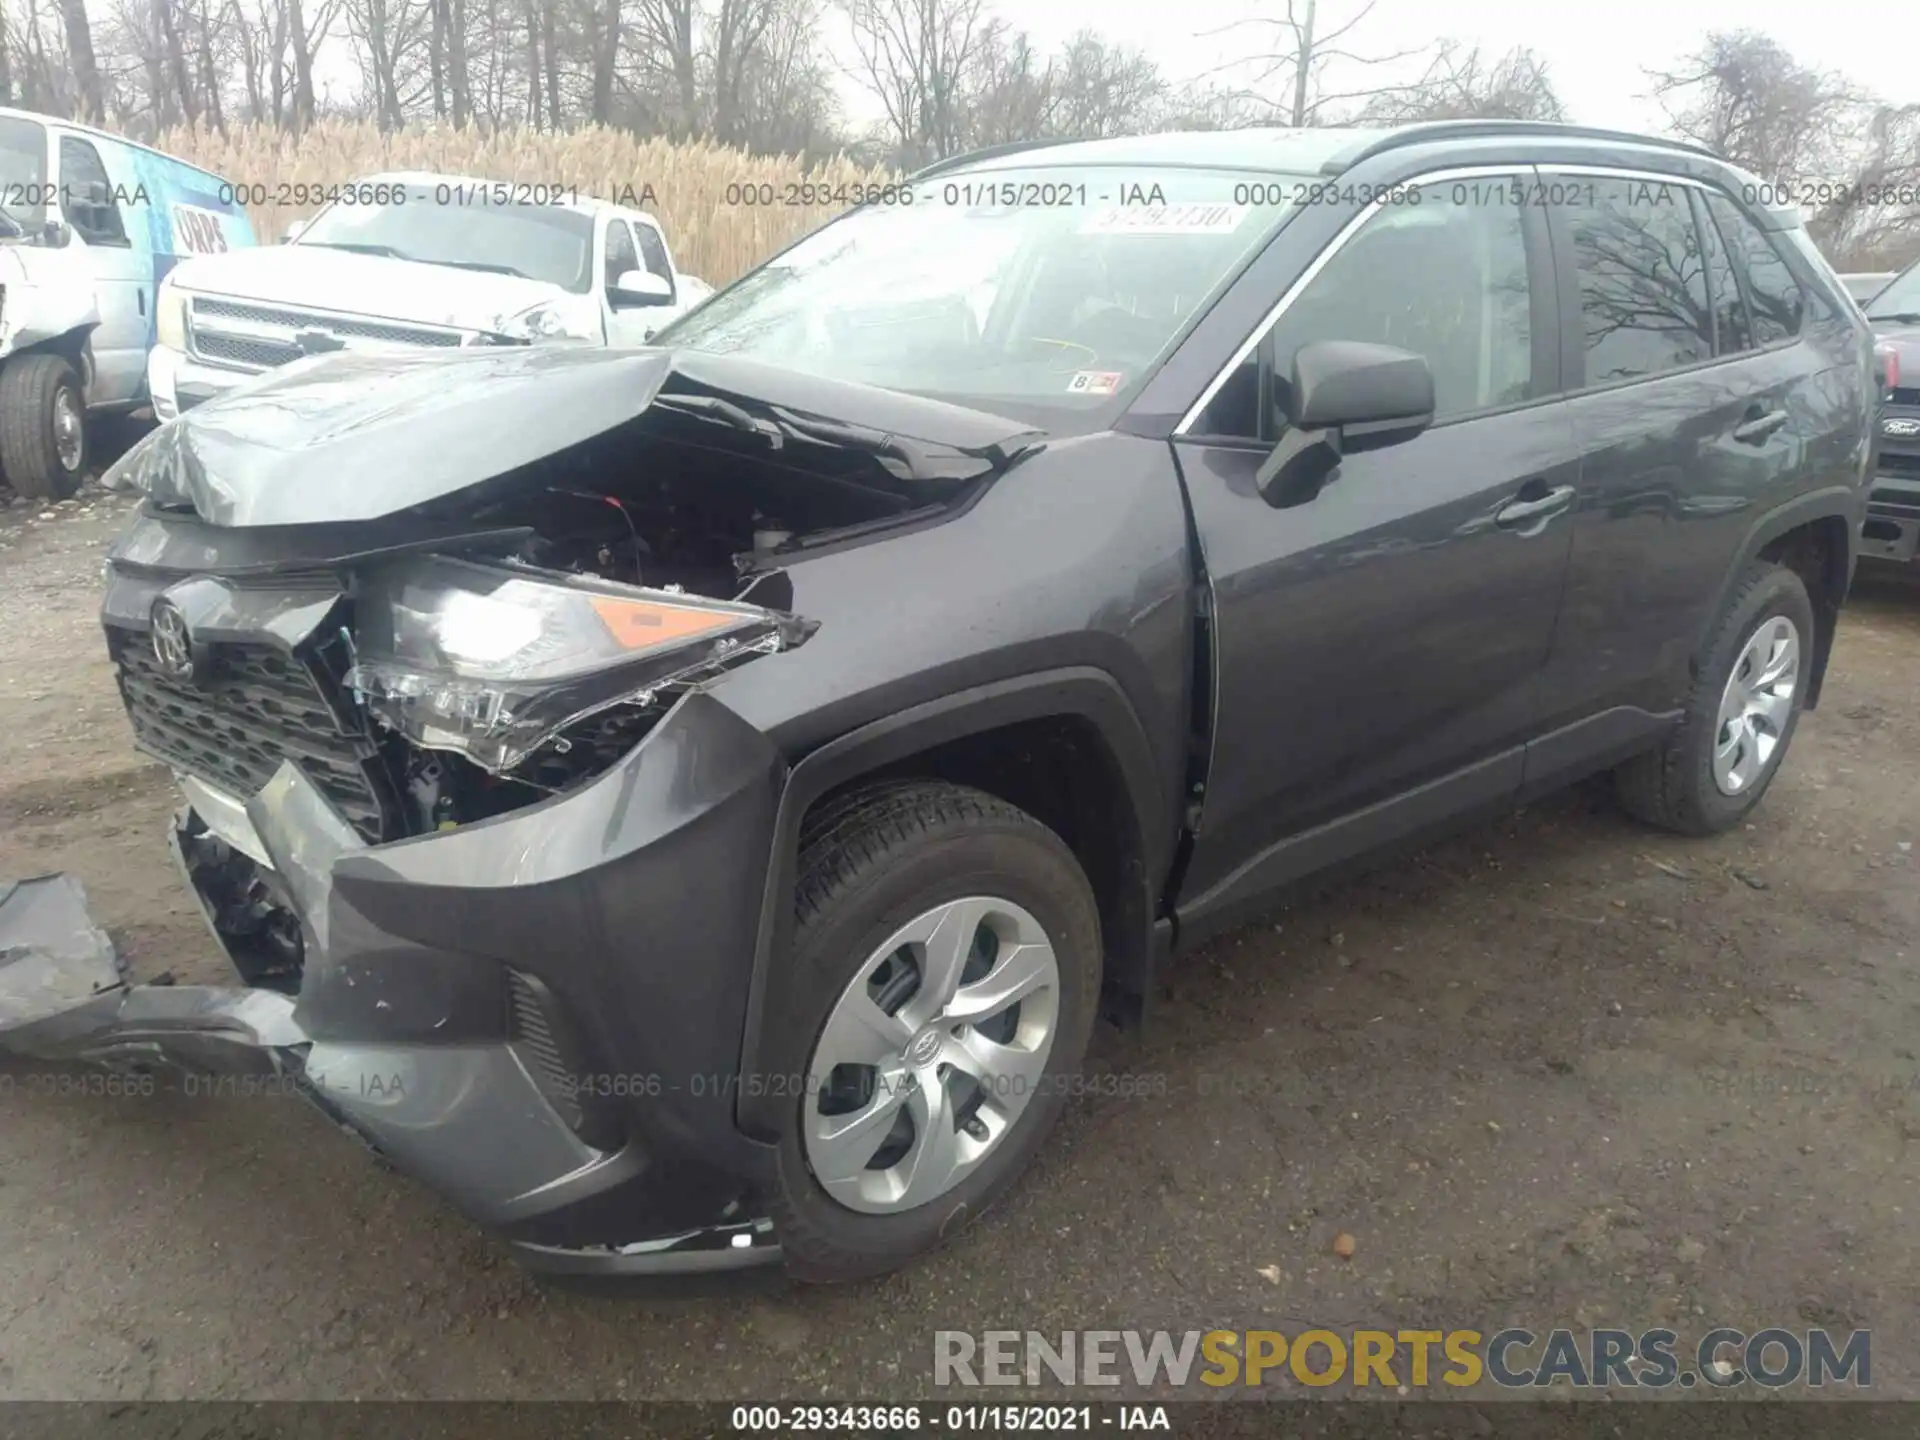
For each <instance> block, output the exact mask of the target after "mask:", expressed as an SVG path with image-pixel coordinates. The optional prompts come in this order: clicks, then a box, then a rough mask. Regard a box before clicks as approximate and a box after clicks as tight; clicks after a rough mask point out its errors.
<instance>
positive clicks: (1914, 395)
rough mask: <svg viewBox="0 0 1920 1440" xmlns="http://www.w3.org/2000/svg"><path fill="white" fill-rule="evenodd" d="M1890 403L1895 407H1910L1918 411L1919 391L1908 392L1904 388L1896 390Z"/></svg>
mask: <svg viewBox="0 0 1920 1440" xmlns="http://www.w3.org/2000/svg"><path fill="white" fill-rule="evenodd" d="M1892 403H1893V404H1895V405H1912V406H1914V407H1915V408H1916V409H1920V390H1910V389H1906V388H1904V387H1903V388H1900V389H1897V390H1895V391H1894V392H1893V401H1892Z"/></svg>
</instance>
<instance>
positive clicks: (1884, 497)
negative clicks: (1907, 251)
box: [1860, 262, 1920, 565]
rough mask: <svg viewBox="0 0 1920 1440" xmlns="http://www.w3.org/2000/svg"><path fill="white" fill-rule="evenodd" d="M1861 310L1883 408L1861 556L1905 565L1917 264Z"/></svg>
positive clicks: (1919, 450)
mask: <svg viewBox="0 0 1920 1440" xmlns="http://www.w3.org/2000/svg"><path fill="white" fill-rule="evenodd" d="M1864 308H1865V310H1866V313H1867V323H1868V324H1870V325H1872V326H1873V333H1874V337H1875V339H1876V341H1877V342H1878V343H1877V345H1876V354H1877V359H1878V363H1879V366H1880V371H1881V378H1882V381H1883V383H1884V386H1885V395H1886V408H1885V409H1884V410H1882V411H1881V414H1880V434H1879V447H1880V449H1879V460H1878V462H1877V465H1876V467H1875V470H1874V476H1873V489H1872V491H1871V492H1870V493H1869V495H1868V497H1867V521H1866V525H1865V527H1864V528H1863V530H1862V532H1861V541H1860V553H1861V555H1862V556H1864V557H1866V558H1868V559H1871V560H1876V561H1891V562H1893V563H1895V564H1900V565H1904V564H1907V563H1909V562H1911V561H1912V560H1913V558H1914V555H1915V553H1916V551H1920V262H1916V263H1915V264H1913V265H1912V266H1910V267H1908V269H1907V270H1905V271H1904V272H1903V273H1902V274H1901V275H1899V276H1898V277H1897V278H1896V279H1894V280H1893V281H1892V282H1890V283H1889V284H1888V285H1887V286H1886V287H1885V288H1884V289H1883V290H1881V291H1880V292H1879V293H1878V294H1877V295H1875V296H1874V297H1873V299H1872V300H1871V301H1869V302H1868V303H1867V304H1866V306H1865V307H1864Z"/></svg>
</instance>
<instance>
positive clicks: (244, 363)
mask: <svg viewBox="0 0 1920 1440" xmlns="http://www.w3.org/2000/svg"><path fill="white" fill-rule="evenodd" d="M303 331H318V332H320V333H322V334H326V335H331V336H333V337H334V338H335V339H338V340H345V341H349V342H352V341H356V340H365V341H370V342H373V343H376V344H383V345H406V346H422V347H426V348H429V349H451V348H456V347H458V346H460V345H462V344H464V343H465V341H466V336H465V334H464V333H463V332H461V331H458V330H448V329H443V328H438V327H435V326H429V325H409V324H403V323H397V322H395V321H391V320H374V319H362V318H358V317H355V316H351V315H333V314H329V313H327V312H326V311H323V310H300V309H291V308H288V307H285V306H280V305H256V304H250V303H245V302H242V301H238V300H218V299H213V298H209V297H206V296H198V297H196V298H195V299H194V301H193V323H192V324H191V326H189V330H188V348H189V349H190V350H191V351H192V352H193V353H194V354H195V355H197V356H199V357H200V358H201V359H203V360H213V361H217V362H219V363H221V364H224V365H235V366H240V367H242V368H244V369H249V370H271V369H274V368H275V367H277V366H280V365H286V364H288V363H290V362H292V361H294V360H298V359H300V358H301V356H303V355H305V354H307V353H308V352H307V351H305V350H302V349H301V348H300V343H299V341H298V339H297V338H296V337H297V336H299V335H300V334H301V333H302V332H303Z"/></svg>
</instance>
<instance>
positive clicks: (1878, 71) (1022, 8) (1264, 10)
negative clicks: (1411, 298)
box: [848, 0, 1920, 130]
mask: <svg viewBox="0 0 1920 1440" xmlns="http://www.w3.org/2000/svg"><path fill="white" fill-rule="evenodd" d="M989 3H993V4H995V7H996V8H997V9H998V10H999V11H1000V13H1001V14H1003V15H1005V16H1006V17H1007V18H1008V19H1010V20H1012V21H1013V23H1015V24H1016V25H1019V26H1021V27H1023V28H1024V29H1026V30H1027V31H1028V33H1030V34H1031V35H1032V36H1033V37H1034V39H1035V40H1036V41H1038V42H1040V43H1041V44H1042V46H1043V47H1045V48H1047V49H1051V48H1052V47H1053V46H1055V45H1057V44H1059V43H1060V42H1061V41H1064V40H1065V39H1067V38H1068V37H1069V36H1070V35H1072V34H1073V33H1074V32H1075V31H1077V30H1082V29H1089V30H1095V31H1099V32H1100V33H1102V34H1104V35H1106V36H1107V37H1108V38H1109V39H1112V40H1114V41H1117V42H1119V43H1122V44H1125V45H1130V46H1133V47H1136V48H1138V49H1141V50H1144V51H1146V52H1147V53H1148V54H1149V55H1151V56H1152V57H1153V58H1154V59H1156V60H1158V61H1159V62H1160V65H1161V68H1162V70H1163V71H1164V72H1165V73H1166V74H1167V76H1168V78H1169V79H1171V80H1173V81H1174V82H1176V83H1179V82H1183V81H1186V80H1190V79H1193V78H1195V77H1198V76H1200V75H1202V74H1203V73H1205V72H1206V71H1208V70H1210V69H1213V68H1214V67H1217V66H1219V65H1221V64H1222V63H1224V62H1226V61H1228V60H1231V59H1233V58H1235V57H1238V56H1246V55H1249V54H1253V53H1256V52H1258V51H1259V50H1261V49H1263V48H1273V41H1272V40H1271V39H1270V38H1269V37H1272V36H1273V35H1274V34H1275V33H1276V32H1275V30H1274V29H1273V27H1270V26H1263V25H1242V26H1238V27H1236V28H1233V29H1230V30H1225V31H1224V33H1208V32H1221V30H1222V27H1226V26H1230V25H1232V24H1233V22H1234V21H1236V20H1242V19H1245V18H1247V17H1249V16H1256V15H1261V14H1265V15H1269V16H1271V15H1276V14H1279V15H1284V14H1285V5H1284V0H1264V3H1262V0H1172V3H1167V0H1154V3H1147V0H1029V3H1026V4H1010V3H1007V0H989ZM1296 3H1299V4H1301V5H1302V6H1303V7H1304V0H1296ZM1364 3H1365V0H1319V11H1318V18H1317V21H1316V27H1317V28H1318V29H1319V30H1320V32H1321V33H1323V34H1324V33H1326V32H1327V31H1328V30H1330V29H1332V28H1335V27H1337V26H1339V25H1342V24H1345V23H1346V22H1347V21H1349V20H1351V19H1352V18H1353V17H1354V16H1355V15H1356V14H1358V13H1359V12H1360V10H1361V9H1362V8H1363V7H1364ZM1739 29H1749V30H1757V31H1760V32H1761V33H1763V34H1767V35H1771V36H1772V37H1773V38H1774V39H1776V40H1778V41H1779V42H1780V43H1781V44H1782V45H1783V46H1785V47H1786V49H1787V50H1788V52H1789V53H1791V54H1792V55H1794V56H1795V57H1796V58H1797V59H1798V60H1799V61H1800V62H1801V63H1802V64H1806V65H1812V66H1814V67H1816V68H1818V69H1822V70H1838V71H1840V72H1842V73H1843V74H1846V75H1848V76H1849V77H1851V78H1852V79H1853V80H1854V81H1855V82H1856V83H1857V84H1859V85H1861V86H1863V87H1865V88H1866V89H1868V90H1870V91H1872V92H1874V93H1876V94H1877V95H1879V96H1880V97H1881V98H1883V99H1886V100H1890V101H1895V102H1911V101H1920V58H1916V50H1915V48H1914V46H1913V45H1912V44H1911V43H1908V42H1911V41H1912V40H1913V38H1914V37H1915V36H1916V35H1920V12H1916V10H1915V8H1914V0H1819V3H1808V0H1600V3H1598V4H1594V3H1584V0H1573V3H1565V0H1562V3H1552V0H1546V3H1533V4H1526V3H1522V0H1443V3H1440V4H1433V3H1429V0H1377V3H1376V4H1375V5H1374V8H1373V10H1372V12H1371V13H1370V14H1369V15H1368V16H1367V18H1366V19H1365V20H1364V21H1363V22H1362V23H1361V24H1360V25H1358V26H1357V27H1355V29H1354V30H1353V31H1352V32H1351V33H1350V34H1348V35H1347V36H1346V38H1345V39H1344V40H1343V41H1342V42H1341V45H1342V48H1344V49H1349V50H1352V51H1353V52H1355V53H1356V54H1359V55H1362V56H1373V55H1388V54H1392V53H1393V52H1395V51H1399V50H1408V49H1414V48H1424V47H1425V46H1427V45H1429V44H1431V43H1432V42H1433V41H1435V40H1439V39H1453V40H1457V41H1460V42H1462V43H1463V44H1465V45H1469V46H1472V45H1479V46H1480V47H1481V49H1482V51H1483V53H1484V54H1485V55H1486V57H1487V58H1488V59H1489V60H1491V59H1494V58H1497V57H1498V56H1499V55H1502V54H1504V53H1505V52H1506V51H1508V50H1510V49H1512V48H1513V47H1515V46H1518V45H1525V46H1528V47H1530V48H1531V49H1532V50H1534V52H1535V53H1537V54H1538V55H1539V56H1541V58H1542V59H1544V60H1545V61H1546V62H1547V65H1548V68H1549V71H1550V73H1551V75H1552V78H1553V84H1554V87H1555V89H1556V90H1558V92H1559V94H1560V98H1561V102H1562V103H1563V104H1564V105H1565V106H1566V107H1567V109H1568V112H1569V118H1570V119H1572V120H1574V121H1577V122H1578V123H1580V124H1583V125H1604V126H1612V127H1618V128H1624V129H1630V130H1645V129H1655V128H1659V127H1660V124H1661V118H1662V117H1661V111H1660V108H1659V106H1657V105H1656V104H1655V103H1654V102H1653V101H1652V100H1651V99H1649V98H1647V92H1648V91H1649V89H1650V86H1649V83H1648V81H1647V78H1646V75H1645V73H1644V72H1645V68H1646V67H1652V68H1654V69H1676V68H1678V63H1677V62H1678V61H1679V59H1680V57H1682V56H1684V55H1686V54H1688V53H1689V52H1690V51H1692V50H1694V49H1696V48H1698V46H1699V44H1700V42H1701V40H1702V39H1703V38H1704V37H1705V35H1706V34H1707V32H1708V31H1710V30H1739ZM1421 68H1422V67H1421V65H1420V63H1419V62H1418V61H1410V62H1403V63H1402V64H1400V65H1398V66H1396V67H1393V68H1392V70H1391V71H1390V72H1389V71H1388V70H1386V69H1374V70H1365V69H1356V68H1355V67H1352V66H1342V65H1341V64H1340V62H1338V61H1335V62H1330V64H1329V66H1328V70H1327V73H1326V75H1325V85H1326V88H1327V89H1329V90H1335V91H1345V90H1355V89H1360V88H1362V87H1364V86H1368V85H1374V84H1380V83H1384V82H1385V81H1387V80H1388V79H1389V78H1390V79H1391V80H1394V81H1402V82H1404V81H1406V80H1410V79H1413V78H1416V77H1417V76H1418V74H1419V73H1420V70H1421ZM848 109H849V111H850V112H852V113H854V114H856V115H858V116H860V117H862V118H865V117H866V115H867V114H868V113H870V104H869V102H865V101H862V100H860V99H858V98H857V97H856V96H853V95H850V96H849V97H848Z"/></svg>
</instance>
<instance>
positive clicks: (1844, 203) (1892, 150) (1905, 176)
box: [1807, 105, 1920, 269]
mask: <svg viewBox="0 0 1920 1440" xmlns="http://www.w3.org/2000/svg"><path fill="white" fill-rule="evenodd" d="M1917 192H1920V105H1879V106H1876V107H1874V109H1873V111H1872V113H1871V114H1870V115H1869V116H1868V118H1867V120H1866V122H1865V123H1864V124H1863V125H1862V126H1861V127H1860V140H1859V145H1858V148H1857V149H1856V151H1855V152H1854V156H1853V163H1852V165H1851V166H1850V167H1849V169H1848V171H1847V172H1846V182H1845V183H1844V184H1840V185H1835V186H1833V187H1831V188H1829V189H1826V190H1821V189H1818V188H1816V189H1815V190H1814V191H1813V196H1814V198H1816V199H1822V200H1823V203H1821V204H1819V205H1817V206H1815V207H1814V212H1813V215H1812V216H1811V217H1810V218H1809V220H1808V222H1807V230H1808V233H1809V234H1811V235H1812V237H1813V239H1814V241H1815V242H1816V243H1817V244H1818V245H1819V246H1820V247H1821V248H1822V249H1823V250H1825V251H1826V253H1827V254H1828V255H1829V256H1831V257H1833V258H1834V259H1835V260H1836V261H1837V262H1839V263H1843V264H1846V265H1854V266H1859V267H1860V268H1862V269H1877V268H1880V267H1883V266H1884V267H1887V268H1892V269H1901V268H1904V267H1905V265H1906V263H1907V262H1908V261H1910V260H1912V259H1913V258H1914V256H1915V254H1916V253H1917V252H1920V204H1916V203H1915V202H1914V199H1913V197H1914V195H1915V194H1916V193H1917Z"/></svg>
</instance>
